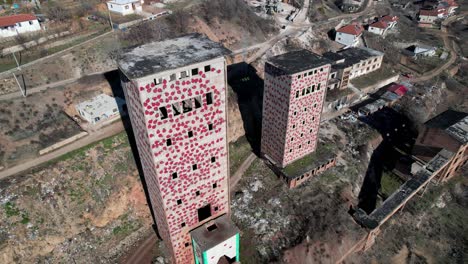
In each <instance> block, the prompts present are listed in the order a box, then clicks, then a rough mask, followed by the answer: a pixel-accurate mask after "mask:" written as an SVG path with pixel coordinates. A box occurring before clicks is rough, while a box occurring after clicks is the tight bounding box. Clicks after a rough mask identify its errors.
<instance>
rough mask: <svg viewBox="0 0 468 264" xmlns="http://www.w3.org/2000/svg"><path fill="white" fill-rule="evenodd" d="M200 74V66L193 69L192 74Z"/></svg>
mask: <svg viewBox="0 0 468 264" xmlns="http://www.w3.org/2000/svg"><path fill="white" fill-rule="evenodd" d="M195 75H198V68H195V69H192V76H195Z"/></svg>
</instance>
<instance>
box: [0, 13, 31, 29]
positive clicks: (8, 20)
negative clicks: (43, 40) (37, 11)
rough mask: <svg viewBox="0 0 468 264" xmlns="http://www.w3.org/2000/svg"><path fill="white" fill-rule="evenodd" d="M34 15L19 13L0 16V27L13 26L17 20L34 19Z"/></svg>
mask: <svg viewBox="0 0 468 264" xmlns="http://www.w3.org/2000/svg"><path fill="white" fill-rule="evenodd" d="M36 19H37V18H36V16H34V15H31V14H19V15H13V16H4V17H0V27H6V26H13V25H15V24H16V23H19V22H25V21H30V20H36Z"/></svg>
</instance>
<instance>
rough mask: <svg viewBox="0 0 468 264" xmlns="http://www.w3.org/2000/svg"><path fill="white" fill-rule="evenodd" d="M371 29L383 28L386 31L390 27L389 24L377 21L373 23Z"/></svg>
mask: <svg viewBox="0 0 468 264" xmlns="http://www.w3.org/2000/svg"><path fill="white" fill-rule="evenodd" d="M370 27H376V28H381V29H386V28H387V27H388V24H387V22H384V21H377V22H375V23H372V24H371V25H370Z"/></svg>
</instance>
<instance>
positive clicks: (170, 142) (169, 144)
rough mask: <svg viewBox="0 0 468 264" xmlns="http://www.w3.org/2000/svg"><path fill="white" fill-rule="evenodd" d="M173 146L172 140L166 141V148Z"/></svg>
mask: <svg viewBox="0 0 468 264" xmlns="http://www.w3.org/2000/svg"><path fill="white" fill-rule="evenodd" d="M171 145H172V140H171V139H170V138H169V139H166V146H171Z"/></svg>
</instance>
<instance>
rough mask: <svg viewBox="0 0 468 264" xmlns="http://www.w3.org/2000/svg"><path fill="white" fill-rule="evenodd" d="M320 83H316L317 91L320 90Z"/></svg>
mask: <svg viewBox="0 0 468 264" xmlns="http://www.w3.org/2000/svg"><path fill="white" fill-rule="evenodd" d="M320 84H321V83H319V84H317V91H320Z"/></svg>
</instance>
